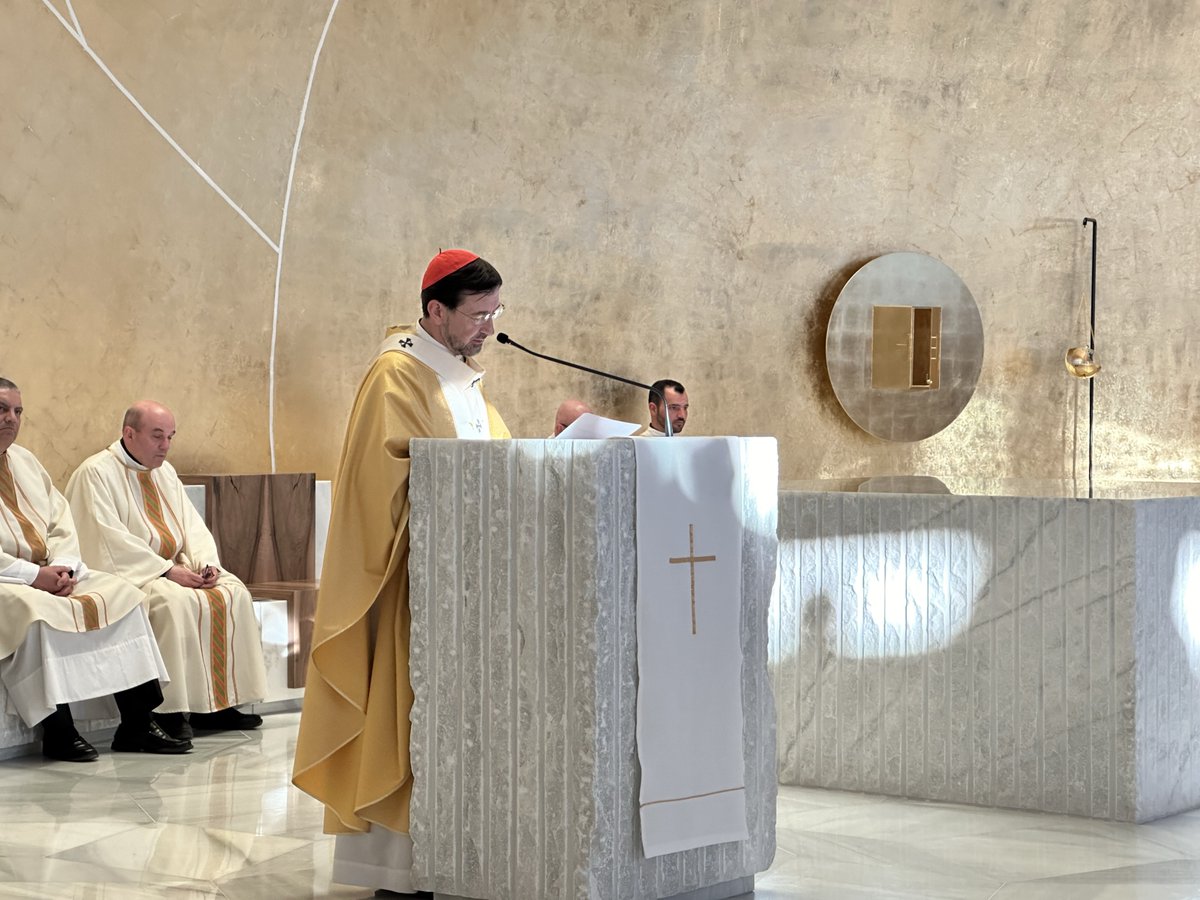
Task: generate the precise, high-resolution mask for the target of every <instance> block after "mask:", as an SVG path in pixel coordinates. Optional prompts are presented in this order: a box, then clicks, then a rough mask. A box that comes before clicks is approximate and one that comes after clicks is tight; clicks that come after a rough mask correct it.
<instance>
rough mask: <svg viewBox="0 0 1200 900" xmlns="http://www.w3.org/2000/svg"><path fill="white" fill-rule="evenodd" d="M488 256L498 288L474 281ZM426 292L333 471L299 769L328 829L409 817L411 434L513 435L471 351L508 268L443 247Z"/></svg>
mask: <svg viewBox="0 0 1200 900" xmlns="http://www.w3.org/2000/svg"><path fill="white" fill-rule="evenodd" d="M464 259H465V260H466V262H464V261H463V260H464ZM479 264H482V265H483V266H484V267H486V270H487V271H488V272H490V273H491V275H493V276H494V279H492V280H493V281H494V286H493V287H491V288H489V289H486V290H484V289H478V288H477V289H475V290H472V287H473V284H474V282H472V281H471V280H470V276H472V275H473V273H475V272H477V271H478V270H479V268H480V266H479ZM463 278H467V281H465V282H464V281H462V279H463ZM443 279H444V281H443ZM489 284H491V282H485V283H484V284H483V287H484V288H488V285H489ZM437 286H440V287H441V289H442V292H441V294H440V295H439V292H438V289H437ZM447 286H449V288H450V289H451V290H449V292H447V290H446V289H447ZM431 288H432V289H431ZM438 296H441V297H443V298H446V299H445V300H439V299H437V298H438ZM422 304H423V312H424V316H423V318H422V319H421V321H420V322H419V323H417V324H415V325H409V326H397V327H393V328H391V329H389V330H388V333H387V337H386V339H385V340H384V342H383V345H382V347H381V349H380V352H379V355H378V357H377V358H376V359H375V361H374V363H373V365H372V366H371V368H370V370H369V371H368V372H367V374H366V377H365V378H364V379H363V381H362V384H361V385H360V386H359V389H358V394H357V397H356V398H355V401H354V406H353V408H352V410H351V413H350V421H349V424H348V426H347V428H346V438H345V443H344V445H343V449H342V456H341V462H340V463H339V465H338V470H337V473H336V478H335V480H334V490H333V507H332V510H331V515H330V524H329V538H328V542H327V545H326V550H325V559H324V565H323V571H322V575H321V588H320V593H319V596H318V600H317V612H316V620H315V623H314V631H313V649H312V658H311V660H310V663H309V669H308V678H307V686H306V688H305V693H304V708H303V712H302V714H301V720H300V733H299V738H298V741H297V746H296V760H295V769H294V773H293V780H294V782H295V784H296V786H297V787H299V788H300V789H302V790H304V791H305V792H307V793H309V794H311V795H312V796H314V797H316V798H317V799H319V800H320V801H321V802H323V803H324V804H325V807H326V811H325V830H326V831H327V832H329V833H340V834H349V833H355V832H366V831H368V830H370V828H371V826H372V825H373V824H375V825H381V826H383V827H385V828H386V829H389V830H390V831H393V832H399V833H402V834H407V832H408V828H409V822H408V818H409V816H408V813H409V798H410V796H411V792H412V771H411V769H410V767H409V728H410V726H409V712H410V710H411V708H412V702H413V694H412V688H411V686H410V681H409V673H408V650H409V621H410V616H409V608H408V547H409V536H408V513H409V502H408V478H409V466H410V459H409V441H410V440H411V439H412V438H420V437H430V438H454V437H460V438H479V439H486V438H507V437H509V433H508V429H507V428H506V427H505V425H504V422H503V420H502V419H501V418H500V416H499V414H497V412H496V410H495V409H494V408H493V407H492V405H491V404H490V403H488V402H487V400H486V399H485V398H484V396H483V393H482V390H481V387H480V381H481V377H482V374H483V373H482V370H481V369H480V368H479V366H478V365H476V364H475V363H474V361H473V360H472V359H471V357H472V356H473V355H474V354H475V353H477V352H478V351H479V349H480V348H481V347H482V345H483V342H484V340H485V339H486V338H487V337H488V336H489V335H490V334H491V333H492V322H493V321H494V319H495V317H496V316H498V315H499V314H500V312H502V311H503V306H501V305H500V304H499V274H498V273H496V272H495V270H494V269H492V268H491V266H490V265H488V264H487V263H486V262H484V261H483V260H481V259H478V257H476V256H475V255H474V254H469V253H467V251H461V250H449V251H444V252H443V253H439V254H438V256H437V257H435V258H434V260H433V262H431V263H430V266H429V270H428V271H427V272H426V276H425V281H424V282H423V284H422ZM334 874H335V880H340V879H338V875H337V870H336V863H335V873H334ZM370 886H374V887H392V885H390V884H378V883H377V884H373V885H370ZM393 889H395V888H393ZM399 889H401V890H408V889H410V888H407V887H400V888H399Z"/></svg>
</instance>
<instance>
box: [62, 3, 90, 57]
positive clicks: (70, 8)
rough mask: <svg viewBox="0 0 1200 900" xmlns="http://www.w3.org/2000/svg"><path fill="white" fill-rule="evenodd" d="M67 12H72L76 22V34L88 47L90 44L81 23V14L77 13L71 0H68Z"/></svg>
mask: <svg viewBox="0 0 1200 900" xmlns="http://www.w3.org/2000/svg"><path fill="white" fill-rule="evenodd" d="M67 12H69V13H70V14H71V21H72V22H74V23H75V36H76V37H77V38H79V42H80V43H81V44H83V46H85V47H86V46H87V45H88V42H87V38H86V37H84V34H83V26H82V25H80V24H79V16H77V15H75V7H74V6H72V5H71V0H67Z"/></svg>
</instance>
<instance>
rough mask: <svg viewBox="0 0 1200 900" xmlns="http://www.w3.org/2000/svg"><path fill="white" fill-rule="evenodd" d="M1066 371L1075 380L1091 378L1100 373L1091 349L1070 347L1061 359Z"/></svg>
mask: <svg viewBox="0 0 1200 900" xmlns="http://www.w3.org/2000/svg"><path fill="white" fill-rule="evenodd" d="M1063 362H1064V363H1065V364H1066V366H1067V371H1068V372H1070V373H1071V374H1072V375H1074V376H1075V377H1076V378H1091V377H1092V376H1093V375H1095V374H1096V373H1097V372H1099V371H1100V364H1099V363H1098V362H1096V360H1095V358H1094V357H1093V355H1092V348H1091V347H1072V348H1071V349H1069V350H1068V351H1067V353H1066V356H1065V357H1064V358H1063Z"/></svg>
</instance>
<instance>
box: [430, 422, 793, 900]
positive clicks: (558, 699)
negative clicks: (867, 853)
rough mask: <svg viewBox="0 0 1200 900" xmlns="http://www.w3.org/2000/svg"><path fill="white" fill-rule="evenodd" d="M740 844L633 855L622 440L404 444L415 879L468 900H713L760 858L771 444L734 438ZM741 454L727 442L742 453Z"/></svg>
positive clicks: (765, 783)
mask: <svg viewBox="0 0 1200 900" xmlns="http://www.w3.org/2000/svg"><path fill="white" fill-rule="evenodd" d="M743 446H744V447H749V448H750V449H751V450H752V451H753V452H754V454H755V456H756V457H757V458H758V459H759V460H760V463H759V464H758V465H754V466H747V467H746V471H745V478H746V491H745V495H746V503H745V509H744V516H745V522H746V525H747V528H746V530H745V534H746V537H745V541H744V547H743V573H744V575H743V590H744V597H745V600H744V614H743V618H742V623H741V635H742V652H743V657H744V665H743V676H742V696H743V706H744V716H745V721H744V726H743V745H744V747H745V754H746V757H745V758H746V787H747V791H746V793H747V808H748V809H747V813H748V820H749V821H748V826H749V832H750V840H748V841H743V842H737V843H727V844H719V845H716V846H712V847H706V848H700V849H697V850H689V851H686V852H682V853H673V854H668V855H666V856H662V857H657V858H654V859H649V860H648V859H646V858H645V856H644V855H643V854H642V850H641V841H640V839H639V838H638V834H637V827H638V825H637V809H638V802H637V798H638V778H639V772H638V764H637V755H636V751H635V745H634V724H635V723H634V711H635V707H636V691H637V677H636V676H637V669H636V645H635V629H634V614H635V607H634V588H635V584H636V570H635V566H636V560H635V554H634V531H633V527H634V454H633V444H632V441H630V440H628V439H621V440H611V441H434V440H414V441H413V442H412V479H411V482H410V506H411V518H410V522H409V528H410V534H411V540H412V544H411V556H410V560H409V573H410V577H411V603H410V605H411V608H412V616H413V618H412V631H411V633H412V650H411V660H410V671H411V674H412V683H413V691H414V694H415V702H414V706H413V713H412V723H413V725H412V761H413V772H414V790H413V795H412V816H411V833H412V837H413V845H414V850H413V856H414V874H415V879H414V880H415V881H416V883H417V884H418V885H419V886H422V887H425V888H428V889H433V890H436V891H438V892H439V893H444V894H449V895H460V896H465V897H475V898H486V900H525V898H530V897H538V898H546V900H551V898H563V900H566V898H572V900H574V898H588V900H593V898H594V900H606V898H609V900H639V898H662V897H672V896H676V895H683V896H688V895H689V894H690V895H691V896H693V897H697V898H698V897H702V896H703V897H712V898H718V897H728V896H736V895H738V894H741V893H744V892H746V891H748V890H750V888H751V886H752V884H753V876H754V873H756V872H761V871H763V870H764V869H766V868H767V867H768V866H769V865H770V862H771V859H772V857H773V856H774V853H775V796H776V790H777V786H776V755H775V731H774V728H775V712H774V702H773V699H772V696H771V687H770V681H769V678H768V673H767V617H768V608H769V602H770V594H771V588H772V584H773V582H774V577H775V571H776V536H775V532H776V497H777V493H776V491H777V475H776V473H777V471H778V467H777V465H778V464H777V455H776V447H775V442H774V439H770V438H750V439H744V444H743ZM744 452H745V451H744Z"/></svg>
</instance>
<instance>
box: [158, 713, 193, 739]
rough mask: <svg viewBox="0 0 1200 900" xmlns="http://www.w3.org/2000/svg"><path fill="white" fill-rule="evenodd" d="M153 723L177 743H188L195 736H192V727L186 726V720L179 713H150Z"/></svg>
mask: <svg viewBox="0 0 1200 900" xmlns="http://www.w3.org/2000/svg"><path fill="white" fill-rule="evenodd" d="M151 715H152V716H153V718H154V721H155V722H157V723H158V727H159V728H161V729H162V730H163V731H165V732H166V733H167V734H169V735H170V736H171V737H173V738H175V740H177V741H190V740H191V739H192V738H193V737H195V735H193V734H192V726H191V725H189V724H188V720H187V719H185V718H184V717H183V713H181V712H173V713H152V714H151Z"/></svg>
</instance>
